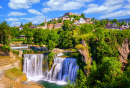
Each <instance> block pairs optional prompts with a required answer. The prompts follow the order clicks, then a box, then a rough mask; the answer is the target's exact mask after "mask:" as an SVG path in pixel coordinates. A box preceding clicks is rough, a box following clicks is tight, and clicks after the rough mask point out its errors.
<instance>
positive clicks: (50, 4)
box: [42, 0, 93, 12]
mask: <svg viewBox="0 0 130 88" xmlns="http://www.w3.org/2000/svg"><path fill="white" fill-rule="evenodd" d="M91 1H93V0H49V1H47V2H46V3H43V5H44V6H45V8H43V9H42V12H48V11H57V10H59V11H67V10H76V9H80V8H81V7H83V6H84V5H85V2H91Z"/></svg>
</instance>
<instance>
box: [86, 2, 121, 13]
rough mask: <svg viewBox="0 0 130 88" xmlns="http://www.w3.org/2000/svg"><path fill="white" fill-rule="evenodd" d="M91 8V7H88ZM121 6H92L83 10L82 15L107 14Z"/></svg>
mask: <svg viewBox="0 0 130 88" xmlns="http://www.w3.org/2000/svg"><path fill="white" fill-rule="evenodd" d="M89 6H91V5H89ZM122 6H123V5H122V4H119V5H114V6H110V7H109V6H104V5H101V6H98V5H96V4H95V5H93V6H91V7H88V9H87V10H84V11H83V13H86V14H90V13H108V12H112V11H115V10H117V9H119V8H122Z"/></svg>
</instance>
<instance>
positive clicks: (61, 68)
mask: <svg viewBox="0 0 130 88" xmlns="http://www.w3.org/2000/svg"><path fill="white" fill-rule="evenodd" d="M46 59H47V58H46ZM46 59H45V58H44V54H37V55H36V54H25V55H24V66H23V68H24V69H23V72H24V73H26V75H27V78H28V80H34V81H37V80H38V79H39V78H41V79H43V80H45V81H49V82H55V83H57V84H61V83H63V84H66V81H67V80H70V81H71V82H74V81H75V80H76V77H77V69H79V67H78V66H77V64H76V59H75V58H62V57H57V56H55V58H54V64H53V66H52V68H51V69H50V71H48V69H46V70H43V68H45V65H44V64H45V61H47V60H46ZM47 67H48V66H46V68H47Z"/></svg>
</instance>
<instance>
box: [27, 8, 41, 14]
mask: <svg viewBox="0 0 130 88" xmlns="http://www.w3.org/2000/svg"><path fill="white" fill-rule="evenodd" d="M28 12H29V13H31V14H35V15H43V13H40V12H39V11H37V10H35V9H28Z"/></svg>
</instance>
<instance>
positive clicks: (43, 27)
mask: <svg viewBox="0 0 130 88" xmlns="http://www.w3.org/2000/svg"><path fill="white" fill-rule="evenodd" d="M39 28H41V29H47V22H46V20H45V26H37V27H36V29H39Z"/></svg>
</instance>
